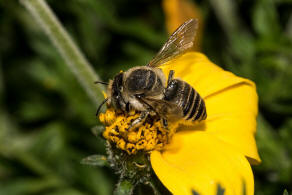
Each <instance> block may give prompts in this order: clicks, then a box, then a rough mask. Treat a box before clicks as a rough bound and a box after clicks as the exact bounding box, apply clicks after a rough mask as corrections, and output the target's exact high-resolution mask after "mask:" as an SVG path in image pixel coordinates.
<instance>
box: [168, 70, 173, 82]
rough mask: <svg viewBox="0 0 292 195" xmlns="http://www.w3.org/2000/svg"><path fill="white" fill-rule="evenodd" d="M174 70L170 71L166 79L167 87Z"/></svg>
mask: <svg viewBox="0 0 292 195" xmlns="http://www.w3.org/2000/svg"><path fill="white" fill-rule="evenodd" d="M173 75H174V70H170V71H169V74H168V79H167V85H169V83H170V81H171V80H172V79H173Z"/></svg>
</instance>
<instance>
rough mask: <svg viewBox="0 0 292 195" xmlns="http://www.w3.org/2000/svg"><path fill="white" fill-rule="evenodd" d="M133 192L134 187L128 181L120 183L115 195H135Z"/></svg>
mask: <svg viewBox="0 0 292 195" xmlns="http://www.w3.org/2000/svg"><path fill="white" fill-rule="evenodd" d="M133 190H134V185H133V184H132V183H131V182H130V181H128V180H123V181H121V182H120V183H118V185H117V187H116V189H115V191H114V195H130V194H133Z"/></svg>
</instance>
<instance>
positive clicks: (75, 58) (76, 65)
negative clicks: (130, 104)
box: [20, 0, 104, 104]
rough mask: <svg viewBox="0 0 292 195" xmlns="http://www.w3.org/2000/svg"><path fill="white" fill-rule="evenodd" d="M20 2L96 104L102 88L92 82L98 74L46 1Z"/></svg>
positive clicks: (28, 0) (26, 0)
mask: <svg viewBox="0 0 292 195" xmlns="http://www.w3.org/2000/svg"><path fill="white" fill-rule="evenodd" d="M20 2H21V3H22V4H23V5H24V6H25V7H26V8H27V10H28V11H29V12H30V13H31V15H32V16H33V17H34V19H35V20H37V22H38V23H39V24H40V26H41V28H42V29H43V30H44V31H45V33H46V34H47V35H48V37H49V38H50V40H51V41H52V42H53V44H54V45H55V47H56V48H57V49H58V50H59V52H60V53H61V55H62V57H63V58H64V59H65V61H66V64H67V65H68V66H69V69H70V70H71V71H72V72H73V73H74V75H75V76H76V77H77V79H78V80H79V82H80V83H81V85H82V87H83V88H84V89H85V91H86V92H87V94H88V96H89V97H90V99H91V100H92V101H93V103H95V104H97V103H98V102H99V101H101V99H103V96H102V93H101V91H102V90H104V88H103V86H101V85H95V84H94V81H97V80H100V79H99V77H98V75H97V74H96V73H95V72H94V70H93V68H92V67H91V66H90V64H89V63H88V61H87V60H86V59H85V57H84V56H83V55H82V53H81V52H80V50H79V49H78V47H77V46H76V45H75V44H74V42H73V40H72V39H71V37H70V36H69V34H68V33H67V32H66V30H65V29H64V27H63V26H62V24H61V23H60V22H59V21H58V19H57V17H56V16H55V15H54V13H53V12H52V10H51V9H50V7H49V6H48V5H47V3H46V2H45V1H43V0H20Z"/></svg>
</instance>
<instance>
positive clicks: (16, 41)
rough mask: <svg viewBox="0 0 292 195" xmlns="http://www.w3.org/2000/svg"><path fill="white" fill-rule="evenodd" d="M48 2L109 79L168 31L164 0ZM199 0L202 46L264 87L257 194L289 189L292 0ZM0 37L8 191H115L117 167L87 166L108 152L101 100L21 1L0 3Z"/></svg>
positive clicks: (2, 160)
mask: <svg viewBox="0 0 292 195" xmlns="http://www.w3.org/2000/svg"><path fill="white" fill-rule="evenodd" d="M48 3H49V4H50V6H51V7H52V9H53V10H54V11H55V12H56V14H57V16H58V17H59V18H60V20H61V22H62V23H63V24H64V26H65V27H66V29H67V30H68V31H69V33H70V35H71V36H72V37H73V39H74V40H75V42H76V43H77V44H78V46H79V47H80V48H81V50H82V51H83V53H84V54H85V56H86V58H87V59H88V60H89V61H90V62H91V64H93V66H94V68H95V71H96V72H97V73H98V74H99V75H100V76H101V77H102V79H103V80H108V79H110V78H111V77H113V75H114V74H115V73H117V72H119V71H120V70H125V69H128V68H129V67H132V66H134V65H143V64H146V63H147V62H148V61H149V60H150V59H151V57H152V56H153V55H154V54H155V52H156V51H157V50H158V49H159V47H160V46H161V45H162V43H163V42H164V41H165V40H166V38H167V33H166V31H165V21H164V15H163V12H162V8H161V2H159V1H154V0H151V1H146V0H142V1H130V0H118V1H116V0H99V1H95V0H83V1H81V0H79V1H57V0H49V1H48ZM197 3H198V5H199V7H200V8H201V11H202V13H203V18H205V19H204V26H205V29H204V32H203V47H202V48H203V49H202V50H203V52H204V53H205V54H206V55H207V56H208V57H209V58H210V59H211V60H212V61H215V62H216V63H217V64H219V65H222V66H223V67H224V68H226V69H228V70H231V71H232V72H234V73H236V74H238V75H240V76H243V77H247V78H249V79H251V80H253V81H255V82H256V84H257V88H258V94H259V111H260V115H259V118H258V131H257V144H258V148H259V153H260V156H261V158H262V161H263V162H262V164H261V165H259V166H256V167H254V173H255V192H256V194H259V195H261V194H265V195H266V194H281V193H283V191H284V189H287V191H288V192H291V191H292V185H291V181H292V157H291V156H292V144H291V143H292V142H291V140H292V117H291V116H292V92H291V90H290V89H291V88H292V79H291V77H292V67H291V62H292V55H291V53H292V4H291V1H290V2H289V0H286V1H285V0H274V1H273V0H254V1H251V0H247V1H242V0H237V1H232V0H224V1H223V0H221V1H219V0H209V1H202V0H201V1H197ZM0 34H1V36H0V65H1V66H0V94H1V95H0V101H1V102H0V105H1V107H0V194H8V195H10V194H11V195H14V194H70V195H71V194H76V195H77V194H101V195H102V194H112V192H113V188H114V184H115V183H117V180H118V178H117V177H116V176H115V175H114V173H113V172H112V171H111V170H110V169H109V168H107V167H103V168H100V167H94V168H93V167H91V166H86V165H83V164H81V163H80V161H81V159H83V158H84V157H86V156H89V155H92V154H96V153H99V154H105V148H104V143H103V141H102V140H101V139H99V138H96V137H94V136H93V135H92V133H91V132H90V128H91V127H93V126H95V125H98V124H99V121H98V120H97V119H96V118H95V111H96V110H95V109H96V107H97V105H93V104H92V101H91V100H90V99H89V98H88V96H87V95H86V92H85V91H84V90H83V89H82V87H81V86H80V84H79V83H78V81H77V80H76V78H75V77H74V75H73V74H72V73H71V71H69V70H68V68H67V66H66V65H65V62H64V60H63V59H62V58H61V57H60V55H59V53H58V52H57V51H56V50H55V48H54V47H53V46H52V44H51V43H50V41H49V40H48V38H47V37H46V36H45V34H44V33H43V32H42V31H41V29H40V27H39V26H38V25H37V23H36V22H35V21H34V20H33V19H32V18H31V16H30V15H29V14H28V13H27V11H26V10H25V9H24V8H23V7H22V6H21V5H20V4H19V2H18V1H4V0H0ZM218 48H220V49H218ZM235 130H236V129H235ZM148 190H149V189H148Z"/></svg>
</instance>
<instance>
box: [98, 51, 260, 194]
mask: <svg viewBox="0 0 292 195" xmlns="http://www.w3.org/2000/svg"><path fill="white" fill-rule="evenodd" d="M162 69H163V71H164V73H165V75H168V73H169V71H170V70H174V71H175V77H179V78H181V79H183V80H185V81H186V82H188V83H189V84H190V85H192V86H193V87H194V88H195V89H196V90H197V91H198V92H199V94H200V95H201V96H202V97H203V98H204V100H205V104H206V108H207V113H208V117H207V119H206V120H205V121H202V122H200V123H196V124H193V125H192V126H187V125H180V126H179V127H178V128H177V126H176V125H174V126H173V127H171V129H170V132H168V134H167V133H166V132H165V130H164V129H163V128H162V127H161V126H159V124H158V123H157V125H156V127H157V129H156V130H157V131H159V132H160V133H155V132H156V131H155V130H153V129H152V130H151V127H143V128H142V127H141V128H140V130H138V131H137V132H134V133H126V136H127V137H125V140H130V141H131V140H132V142H133V143H125V142H122V143H120V142H121V141H120V140H124V139H119V140H114V139H117V138H114V137H115V136H114V135H116V134H115V133H116V132H109V130H111V131H112V130H113V129H114V128H113V127H111V128H107V130H106V131H105V132H104V136H105V137H106V138H107V139H109V138H112V139H113V140H112V141H117V147H119V148H121V147H124V149H125V150H126V151H128V153H135V152H136V151H137V150H139V149H140V148H139V147H138V145H137V143H136V142H138V139H137V137H139V136H140V137H141V131H144V133H143V136H144V137H145V138H143V140H144V141H146V142H147V140H148V141H149V140H150V141H149V143H152V145H151V144H150V145H151V146H149V147H148V148H147V147H146V145H147V144H148V145H149V143H148V142H147V144H146V145H145V146H143V147H142V148H143V150H146V151H150V160H151V165H152V168H153V170H154V172H155V174H156V175H157V177H158V178H159V179H160V181H161V182H162V183H163V184H164V185H165V187H166V188H168V189H169V190H170V192H172V193H173V194H191V192H192V190H195V191H196V192H198V193H199V194H200V195H204V194H206V195H209V194H216V190H217V186H218V184H220V186H221V187H222V188H224V189H225V194H227V195H228V194H230V195H231V194H232V195H233V194H238V195H239V194H242V192H243V189H244V188H245V190H246V194H247V195H251V194H253V193H254V180H253V173H252V170H251V166H250V164H258V163H260V161H261V160H260V158H259V156H258V152H257V147H256V142H255V139H254V134H255V131H256V116H257V112H258V110H257V101H258V100H257V94H256V90H255V85H254V83H253V82H251V81H249V80H247V79H244V78H240V77H237V76H235V75H234V74H232V73H230V72H227V71H224V70H223V69H221V68H220V67H218V66H216V65H215V64H213V63H212V62H210V61H209V60H208V59H207V58H206V57H205V56H204V55H203V54H201V53H197V52H189V53H187V54H185V55H183V56H181V57H179V58H178V59H177V60H175V61H173V62H172V63H170V65H167V66H163V67H162ZM110 113H112V112H110V111H109V112H108V114H110ZM132 116H135V114H134V115H132ZM111 117H112V118H113V116H111ZM111 117H107V116H106V114H104V115H101V117H100V118H101V119H102V120H101V121H103V122H104V123H107V120H108V121H109V122H108V125H109V124H113V121H110V120H111ZM117 120H120V121H124V123H123V122H120V123H123V124H124V125H126V123H128V121H127V120H125V117H121V118H117ZM117 120H116V121H117ZM154 120H155V119H154ZM153 123H155V121H154V122H153ZM115 124H116V123H115ZM119 131H126V130H125V128H124V129H119ZM139 131H140V133H139ZM106 132H107V133H111V134H110V135H112V136H109V134H107V133H106ZM118 133H121V132H118ZM105 134H106V135H105ZM131 134H132V135H131ZM145 134H147V135H149V136H148V137H149V139H148V138H147V139H146V137H147V136H146V135H145ZM162 135H166V136H165V137H164V138H161V136H162ZM158 136H160V138H161V139H158ZM140 137H139V138H140ZM118 142H119V143H118ZM158 142H160V145H159V143H158ZM119 144H120V145H119ZM135 144H136V145H135ZM143 144H145V143H143Z"/></svg>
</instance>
